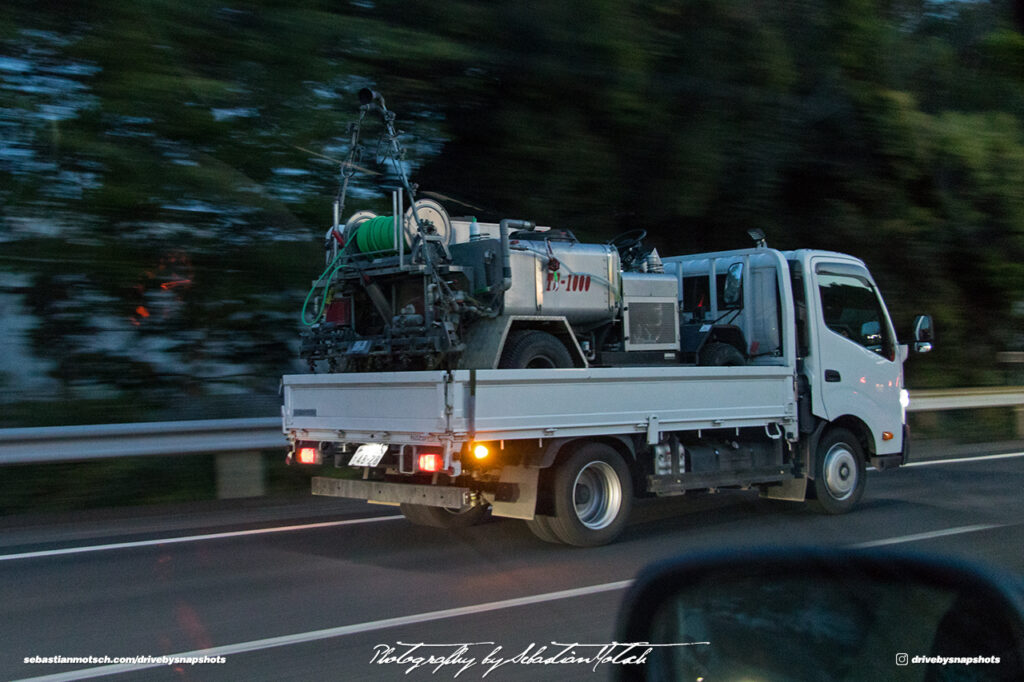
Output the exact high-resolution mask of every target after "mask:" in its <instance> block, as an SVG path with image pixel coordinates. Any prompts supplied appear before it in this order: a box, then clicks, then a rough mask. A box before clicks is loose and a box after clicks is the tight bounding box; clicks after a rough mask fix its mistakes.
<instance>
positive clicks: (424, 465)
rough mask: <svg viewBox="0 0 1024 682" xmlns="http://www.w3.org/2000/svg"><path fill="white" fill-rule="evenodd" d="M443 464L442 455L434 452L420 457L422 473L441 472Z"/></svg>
mask: <svg viewBox="0 0 1024 682" xmlns="http://www.w3.org/2000/svg"><path fill="white" fill-rule="evenodd" d="M443 463H444V462H443V461H442V460H441V455H438V454H434V453H433V452H427V453H424V454H422V455H420V471H440V470H441V465H442V464H443Z"/></svg>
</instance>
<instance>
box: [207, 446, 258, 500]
mask: <svg viewBox="0 0 1024 682" xmlns="http://www.w3.org/2000/svg"><path fill="white" fill-rule="evenodd" d="M216 468H217V498H218V499H221V500H227V499H234V498H239V497H262V496H263V495H265V494H266V492H267V491H266V481H265V478H266V476H265V474H264V471H263V455H262V453H259V452H223V453H221V454H219V455H217V465H216Z"/></svg>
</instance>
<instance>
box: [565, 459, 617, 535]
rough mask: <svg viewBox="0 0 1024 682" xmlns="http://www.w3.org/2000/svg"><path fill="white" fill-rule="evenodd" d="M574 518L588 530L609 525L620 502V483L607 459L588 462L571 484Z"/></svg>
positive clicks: (615, 514)
mask: <svg viewBox="0 0 1024 682" xmlns="http://www.w3.org/2000/svg"><path fill="white" fill-rule="evenodd" d="M572 499H573V507H574V509H575V511H576V518H578V519H579V520H580V523H582V524H583V525H584V526H586V527H587V528H589V529H590V530H600V529H602V528H606V527H607V526H609V525H611V523H612V521H614V520H615V517H616V516H618V514H619V508H620V507H621V506H622V483H621V482H620V481H619V477H618V475H617V474H616V473H615V469H614V468H613V467H612V466H611V465H610V464H608V463H607V462H590V463H589V464H587V465H586V466H585V467H583V468H582V469H580V472H579V473H578V474H576V480H575V481H573V485H572Z"/></svg>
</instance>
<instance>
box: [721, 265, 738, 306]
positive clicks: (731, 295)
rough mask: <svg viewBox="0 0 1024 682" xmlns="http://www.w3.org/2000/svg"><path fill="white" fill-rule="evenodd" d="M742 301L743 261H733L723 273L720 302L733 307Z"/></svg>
mask: <svg viewBox="0 0 1024 682" xmlns="http://www.w3.org/2000/svg"><path fill="white" fill-rule="evenodd" d="M742 302H743V263H733V264H732V265H730V266H729V269H728V270H727V271H726V273H725V292H724V293H723V295H722V303H723V304H724V305H725V307H727V308H734V307H736V306H737V305H739V304H740V303H742Z"/></svg>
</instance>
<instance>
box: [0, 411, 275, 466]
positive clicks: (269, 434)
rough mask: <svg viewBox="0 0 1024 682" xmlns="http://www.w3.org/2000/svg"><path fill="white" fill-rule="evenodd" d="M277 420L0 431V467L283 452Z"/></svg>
mask: <svg viewBox="0 0 1024 682" xmlns="http://www.w3.org/2000/svg"><path fill="white" fill-rule="evenodd" d="M285 445H286V441H285V439H284V435H283V434H282V433H281V418H280V417H259V418H254V419H201V420H197V421H176V422H142V423H138V424H95V425H89V426H47V427H41V428H26V429H0V464H26V463H43V462H56V461H65V462H66V461H69V460H85V459H106V458H112V457H146V456H155V455H196V454H202V453H227V452H246V451H255V450H269V449H272V448H284V447H285Z"/></svg>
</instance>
